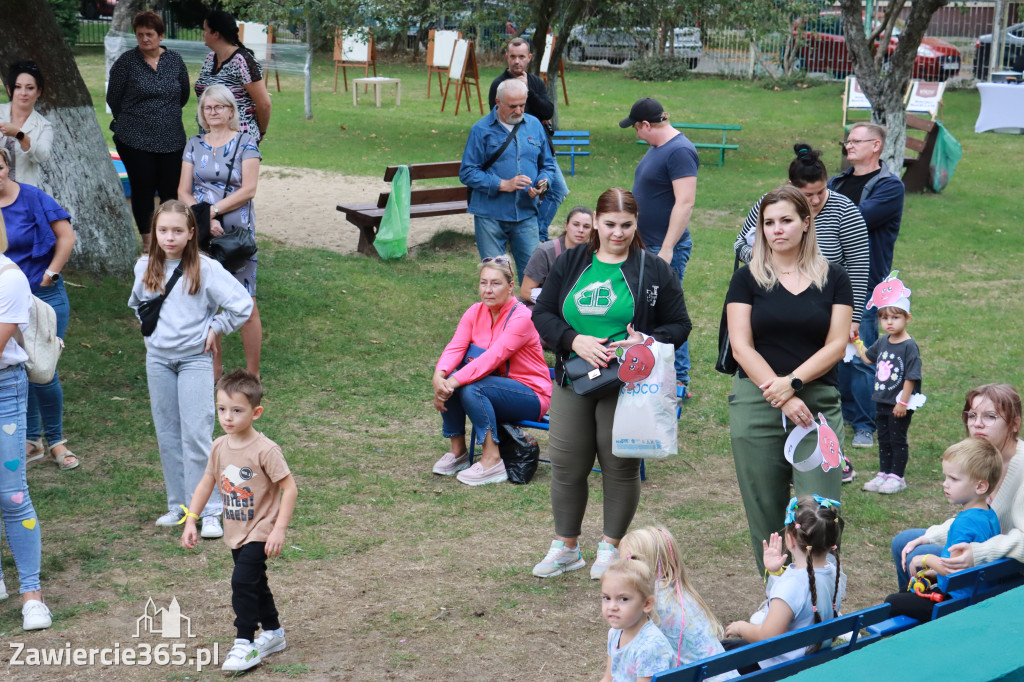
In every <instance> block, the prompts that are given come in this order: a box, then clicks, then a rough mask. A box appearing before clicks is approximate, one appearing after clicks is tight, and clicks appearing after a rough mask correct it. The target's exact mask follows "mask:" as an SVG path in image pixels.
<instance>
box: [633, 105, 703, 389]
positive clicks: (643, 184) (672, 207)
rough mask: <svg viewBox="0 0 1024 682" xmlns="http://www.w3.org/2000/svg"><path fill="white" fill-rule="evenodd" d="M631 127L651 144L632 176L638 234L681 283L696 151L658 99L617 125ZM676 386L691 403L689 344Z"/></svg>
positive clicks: (680, 357) (681, 355)
mask: <svg viewBox="0 0 1024 682" xmlns="http://www.w3.org/2000/svg"><path fill="white" fill-rule="evenodd" d="M630 126H632V127H633V128H634V129H635V130H636V136H637V137H638V138H640V139H641V140H643V141H644V142H646V143H647V144H649V145H650V148H649V149H648V150H647V153H646V154H644V157H643V158H642V159H640V163H638V164H637V166H636V171H635V173H634V175H633V196H634V197H636V203H637V206H638V207H639V209H640V213H639V215H638V216H637V230H639V231H640V236H641V237H642V238H643V240H644V246H646V247H647V250H648V251H649V252H650V253H652V254H654V255H655V256H658V257H659V258H661V259H662V260H663V261H665V262H666V263H668V264H669V265H670V266H671V267H672V269H673V270H674V271H675V273H676V274H677V275H679V284H680V286H682V284H683V275H684V274H686V263H687V261H689V260H690V251H691V249H692V248H693V240H692V239H691V238H690V215H691V214H692V213H693V204H694V201H695V200H696V198H697V166H698V165H699V163H700V161H699V160H698V158H697V148H696V147H694V146H693V143H692V142H690V141H689V140H688V139H687V138H686V136H685V135H683V134H682V133H681V132H679V131H678V130H676V129H675V128H673V127H672V124H671V123H669V121H668V114H666V113H665V110H664V109H663V108H662V106H661V103H660V102H658V100H656V99H651V98H650V97H645V98H643V99H640V100H637V101H636V103H635V104H633V107H632V108H631V109H630V110H629V116H627V117H626V118H624V119H622V120H621V121H619V127H621V128H628V127H630ZM675 369H676V384H677V393H678V395H679V396H680V401H681V402H686V401H687V400H689V399H690V397H691V395H692V394H691V393H690V344H689V342H687V343H684V344H683V345H681V346H680V347H679V348H677V349H676V362H675Z"/></svg>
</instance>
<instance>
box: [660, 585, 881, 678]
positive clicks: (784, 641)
mask: <svg viewBox="0 0 1024 682" xmlns="http://www.w3.org/2000/svg"><path fill="white" fill-rule="evenodd" d="M888 617H889V605H888V604H879V605H878V606H872V607H870V608H867V609H864V610H863V611H856V612H854V613H850V614H847V615H845V616H840V617H838V618H833V619H832V620H829V621H826V622H824V623H818V624H817V625H811V626H808V627H806V628H801V629H800V630H794V631H793V632H787V633H784V634H782V635H779V636H778V637H772V638H771V639H766V640H764V641H763V642H757V643H756V644H748V645H747V646H744V647H740V648H738V649H733V650H732V651H726V652H725V653H721V654H718V655H717V656H711V657H709V658H705V659H703V660H700V661H695V662H693V663H690V664H689V665H684V666H682V667H679V668H675V669H673V670H667V671H665V672H661V673H658V674H657V675H655V676H654V677H653V678H652V680H651V682H698V681H699V680H706V679H707V678H709V677H713V676H715V675H720V674H722V673H725V672H729V671H730V670H736V669H737V668H739V667H746V666H749V665H751V664H753V663H757V662H758V661H763V660H765V659H767V658H772V657H773V656H778V655H780V654H784V653H786V652H788V651H793V650H794V649H803V648H806V647H808V646H811V645H812V644H816V643H818V642H821V641H824V640H830V639H833V638H835V637H838V636H840V635H845V634H847V633H849V634H850V641H849V642H844V643H840V644H837V645H836V646H833V647H829V648H822V649H821V650H819V651H817V652H815V653H812V654H807V655H806V656H801V657H800V658H797V659H795V660H792V661H787V662H786V663H780V664H779V665H776V666H772V667H771V668H767V669H764V670H759V671H757V672H753V673H749V674H747V675H744V676H743V677H742V678H740V679H743V680H779V679H782V678H784V677H788V676H789V675H792V674H794V673H797V672H799V671H801V670H806V669H807V668H810V667H812V666H815V665H818V664H820V663H824V662H825V661H830V660H832V659H834V658H838V657H839V656H842V655H844V654H848V653H850V652H851V651H855V650H856V649H859V648H860V647H862V646H866V645H867V644H870V643H871V642H874V641H875V640H877V639H879V637H878V636H877V635H864V636H861V635H860V630H861V628H864V627H866V626H868V625H874V624H875V623H879V622H881V621H883V620H885V619H886V618H888Z"/></svg>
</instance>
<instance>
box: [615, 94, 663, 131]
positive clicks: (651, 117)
mask: <svg viewBox="0 0 1024 682" xmlns="http://www.w3.org/2000/svg"><path fill="white" fill-rule="evenodd" d="M663 120H665V110H664V109H663V108H662V106H661V102H659V101H658V100H656V99H651V98H650V97H644V98H643V99H638V100H637V101H636V103H635V104H634V105H633V108H632V109H630V110H629V116H627V117H626V118H624V119H622V120H621V121H619V127H620V128H628V127H630V126H632V125H634V124H635V123H638V122H639V121H647V122H648V123H660V122H661V121H663Z"/></svg>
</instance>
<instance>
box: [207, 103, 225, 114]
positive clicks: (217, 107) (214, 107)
mask: <svg viewBox="0 0 1024 682" xmlns="http://www.w3.org/2000/svg"><path fill="white" fill-rule="evenodd" d="M230 108H231V105H230V104H208V105H206V106H204V107H203V113H204V114H210V113H217V114H219V113H220V112H222V111H224V110H225V109H230Z"/></svg>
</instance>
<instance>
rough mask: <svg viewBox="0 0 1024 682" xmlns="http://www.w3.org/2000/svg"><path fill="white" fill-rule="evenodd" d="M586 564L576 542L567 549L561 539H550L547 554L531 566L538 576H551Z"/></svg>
mask: <svg viewBox="0 0 1024 682" xmlns="http://www.w3.org/2000/svg"><path fill="white" fill-rule="evenodd" d="M586 565H587V562H586V561H584V560H583V555H582V554H580V546H579V543H578V542H577V544H576V546H575V547H573V548H572V549H569V548H568V547H566V546H565V543H564V542H562V541H561V540H552V541H551V547H550V548H548V554H547V556H546V557H544V560H543V561H541V562H540V563H539V564H537V565H536V566H534V567H533V574H534V575H535V576H537V577H538V578H551V577H554V576H556V575H562V574H563V573H565V572H566V571H575V570H577V569H580V568H583V567H584V566H586Z"/></svg>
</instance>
